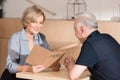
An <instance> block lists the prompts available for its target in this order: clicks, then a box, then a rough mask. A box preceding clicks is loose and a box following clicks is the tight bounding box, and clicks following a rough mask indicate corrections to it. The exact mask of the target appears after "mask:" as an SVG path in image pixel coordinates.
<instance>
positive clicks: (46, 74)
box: [16, 69, 90, 80]
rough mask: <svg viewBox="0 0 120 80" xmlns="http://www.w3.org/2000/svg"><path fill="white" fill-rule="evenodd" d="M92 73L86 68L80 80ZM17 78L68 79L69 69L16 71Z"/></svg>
mask: <svg viewBox="0 0 120 80" xmlns="http://www.w3.org/2000/svg"><path fill="white" fill-rule="evenodd" d="M89 76H90V73H89V72H88V71H87V70H86V71H85V72H84V73H83V74H82V75H81V76H80V78H79V79H78V80H89V79H90V77H89ZM16 77H17V78H23V79H32V80H68V74H67V71H66V70H64V69H61V70H60V71H42V72H40V73H32V72H19V73H16Z"/></svg>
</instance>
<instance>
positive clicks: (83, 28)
mask: <svg viewBox="0 0 120 80" xmlns="http://www.w3.org/2000/svg"><path fill="white" fill-rule="evenodd" d="M80 29H81V31H82V33H84V32H85V31H86V27H85V26H84V25H81V27H80Z"/></svg>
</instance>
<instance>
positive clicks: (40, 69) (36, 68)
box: [32, 65, 45, 73]
mask: <svg viewBox="0 0 120 80" xmlns="http://www.w3.org/2000/svg"><path fill="white" fill-rule="evenodd" d="M43 69H45V67H44V66H43V65H38V66H33V67H32V71H33V72H34V73H38V72H41V71H42V70H43Z"/></svg>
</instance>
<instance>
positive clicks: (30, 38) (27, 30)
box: [1, 6, 60, 80]
mask: <svg viewBox="0 0 120 80" xmlns="http://www.w3.org/2000/svg"><path fill="white" fill-rule="evenodd" d="M44 21H45V15H44V13H43V12H42V10H41V9H40V8H39V7H37V6H31V7H28V8H27V9H26V10H25V11H24V13H23V16H22V19H21V22H22V24H23V29H22V30H21V31H19V32H16V33H14V34H13V35H12V36H11V38H10V40H9V45H8V56H7V63H6V69H5V71H4V72H3V74H2V77H1V80H23V79H18V78H16V77H15V73H16V72H26V71H33V72H35V73H37V72H40V71H41V70H42V69H44V66H43V65H38V66H30V65H29V64H27V63H26V62H25V60H26V57H27V56H28V55H29V53H30V51H31V49H32V48H33V46H34V45H39V46H42V47H44V48H46V49H49V45H48V43H47V40H46V38H45V35H43V34H42V33H39V31H40V29H41V28H42V27H43V23H44ZM59 68H60V64H59V63H58V64H57V65H56V66H54V67H53V70H59Z"/></svg>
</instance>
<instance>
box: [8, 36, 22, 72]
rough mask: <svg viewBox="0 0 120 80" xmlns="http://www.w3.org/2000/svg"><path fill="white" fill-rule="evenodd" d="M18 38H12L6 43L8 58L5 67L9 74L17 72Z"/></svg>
mask: <svg viewBox="0 0 120 80" xmlns="http://www.w3.org/2000/svg"><path fill="white" fill-rule="evenodd" d="M19 46H20V45H19V38H18V37H17V36H12V37H11V38H10V40H9V43H8V56H7V63H6V67H7V69H8V70H9V72H10V73H16V72H17V66H18V62H19Z"/></svg>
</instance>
